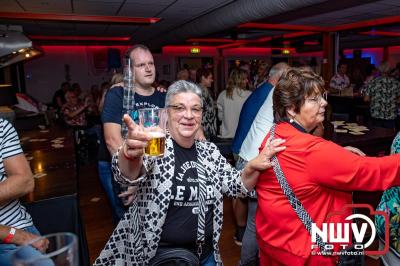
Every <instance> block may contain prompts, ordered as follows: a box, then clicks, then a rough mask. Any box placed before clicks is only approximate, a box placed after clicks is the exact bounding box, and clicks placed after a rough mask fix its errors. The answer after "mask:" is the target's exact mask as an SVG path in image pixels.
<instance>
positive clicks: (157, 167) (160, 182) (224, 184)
mask: <svg viewBox="0 0 400 266" xmlns="http://www.w3.org/2000/svg"><path fill="white" fill-rule="evenodd" d="M196 150H197V160H198V161H197V168H198V169H197V172H198V173H200V172H203V173H206V175H207V178H209V179H210V180H211V181H212V184H213V186H214V194H215V203H214V208H213V247H214V251H215V260H216V262H217V265H222V260H221V255H220V253H219V248H218V241H219V238H220V235H221V230H222V218H223V195H224V194H225V195H228V196H231V197H245V196H246V195H247V193H248V191H247V190H246V188H245V187H244V185H243V183H242V181H241V178H240V172H238V171H237V170H236V169H234V168H233V167H231V165H230V164H229V163H228V162H227V161H226V159H225V158H224V157H223V156H222V155H221V153H220V152H219V150H218V148H217V146H216V145H215V144H214V143H211V142H199V141H196ZM117 154H118V152H117V153H116V154H114V156H113V162H112V166H113V173H114V177H115V179H116V180H117V181H118V182H120V183H123V184H129V185H132V184H136V185H137V194H136V199H135V201H134V203H133V204H132V205H131V207H130V208H129V210H128V211H127V212H126V213H125V215H124V217H123V218H122V220H121V221H120V222H119V224H118V225H117V227H116V229H115V230H114V232H113V234H112V235H111V237H110V239H109V240H108V242H107V244H106V246H105V248H104V249H103V251H102V252H101V253H100V256H99V257H98V258H97V259H96V261H95V263H94V265H147V264H148V262H149V260H150V259H151V258H152V257H153V256H154V255H155V253H156V250H157V247H158V243H159V241H160V237H161V232H162V227H163V224H164V221H165V218H166V217H167V212H168V206H169V202H170V198H171V193H172V191H171V187H172V178H173V176H174V170H175V169H174V167H175V158H174V148H173V142H172V139H171V138H170V137H169V136H167V139H166V149H165V153H164V156H163V157H162V158H156V159H149V158H146V157H145V159H144V162H143V165H144V168H145V169H146V174H144V175H143V176H141V177H140V178H138V179H137V180H135V181H129V180H127V179H125V178H124V177H123V176H122V174H121V172H120V170H119V168H118V156H117Z"/></svg>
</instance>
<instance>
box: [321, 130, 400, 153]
mask: <svg viewBox="0 0 400 266" xmlns="http://www.w3.org/2000/svg"><path fill="white" fill-rule="evenodd" d="M330 130H333V128H332V129H330ZM329 134H330V135H331V136H330V137H329V136H328V135H329ZM327 136H328V137H327ZM395 136H396V132H395V131H394V130H393V129H388V128H381V127H369V131H365V135H351V134H349V133H332V132H330V133H328V132H327V133H326V135H325V137H327V139H330V140H332V141H333V142H335V143H337V144H339V145H341V146H353V147H356V148H359V149H360V150H362V151H363V152H364V153H365V154H367V155H368V156H383V155H388V154H389V152H390V145H391V144H392V141H393V139H394V137H395Z"/></svg>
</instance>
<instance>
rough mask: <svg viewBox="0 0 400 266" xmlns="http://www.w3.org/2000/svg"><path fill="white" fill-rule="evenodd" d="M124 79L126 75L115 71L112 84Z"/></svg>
mask: <svg viewBox="0 0 400 266" xmlns="http://www.w3.org/2000/svg"><path fill="white" fill-rule="evenodd" d="M122 81H124V76H123V75H122V74H121V73H115V74H114V75H113V76H112V78H111V85H114V84H117V83H120V82H122Z"/></svg>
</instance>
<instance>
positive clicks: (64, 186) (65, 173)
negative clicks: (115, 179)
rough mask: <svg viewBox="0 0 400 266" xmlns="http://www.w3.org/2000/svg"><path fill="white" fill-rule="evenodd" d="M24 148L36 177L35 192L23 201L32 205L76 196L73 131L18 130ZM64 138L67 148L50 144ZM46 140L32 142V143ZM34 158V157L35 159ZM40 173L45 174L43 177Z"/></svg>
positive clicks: (62, 129)
mask: <svg viewBox="0 0 400 266" xmlns="http://www.w3.org/2000/svg"><path fill="white" fill-rule="evenodd" d="M18 134H19V137H20V139H21V146H22V149H23V151H24V153H25V155H26V157H27V159H30V160H29V164H30V167H31V169H32V172H33V174H34V176H35V189H34V191H33V192H31V193H29V194H28V195H26V196H25V197H23V198H22V201H24V202H32V201H37V200H42V199H48V198H52V197H58V196H64V195H70V194H74V193H77V178H76V163H75V147H74V139H73V131H72V130H71V129H66V128H61V127H57V126H53V127H51V128H49V129H45V130H40V129H34V130H19V131H18ZM61 137H63V138H64V141H63V143H62V144H63V145H64V147H60V148H54V147H52V146H51V145H52V144H53V143H52V142H51V141H52V140H54V139H56V138H61ZM35 139H36V140H38V139H39V140H43V141H32V140H35ZM32 157H33V158H32ZM40 174H45V175H44V176H41V177H40Z"/></svg>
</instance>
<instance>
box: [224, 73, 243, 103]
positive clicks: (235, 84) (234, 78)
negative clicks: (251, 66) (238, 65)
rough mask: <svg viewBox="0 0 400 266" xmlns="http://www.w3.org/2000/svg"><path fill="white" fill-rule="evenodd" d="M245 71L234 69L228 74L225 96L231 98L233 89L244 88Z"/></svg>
mask: <svg viewBox="0 0 400 266" xmlns="http://www.w3.org/2000/svg"><path fill="white" fill-rule="evenodd" d="M247 78H248V76H247V72H246V71H244V70H242V69H234V70H232V72H231V74H230V75H229V79H228V86H227V88H226V97H227V98H229V99H233V89H234V88H238V89H240V90H246V85H247Z"/></svg>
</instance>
